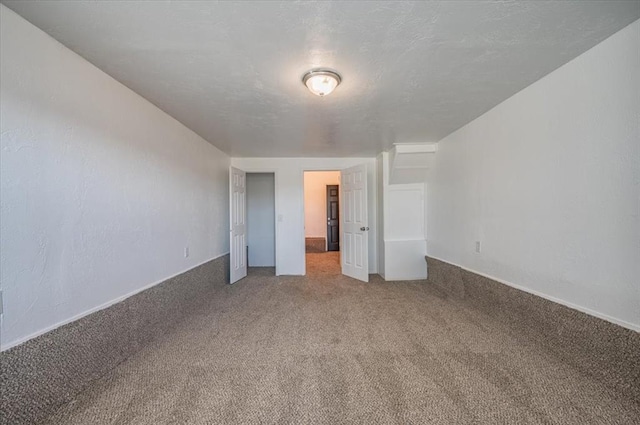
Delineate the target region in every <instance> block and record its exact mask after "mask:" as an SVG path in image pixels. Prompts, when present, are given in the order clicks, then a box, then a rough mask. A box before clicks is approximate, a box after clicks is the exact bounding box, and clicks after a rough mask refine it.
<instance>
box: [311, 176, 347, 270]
mask: <svg viewBox="0 0 640 425" xmlns="http://www.w3.org/2000/svg"><path fill="white" fill-rule="evenodd" d="M304 236H305V261H306V271H307V275H339V274H341V273H342V270H341V266H340V246H341V241H340V171H305V172H304Z"/></svg>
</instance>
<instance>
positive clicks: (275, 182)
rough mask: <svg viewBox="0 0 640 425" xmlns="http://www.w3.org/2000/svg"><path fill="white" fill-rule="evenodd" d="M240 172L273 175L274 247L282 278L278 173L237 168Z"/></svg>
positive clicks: (259, 169) (272, 170) (260, 169)
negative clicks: (279, 255) (279, 256)
mask: <svg viewBox="0 0 640 425" xmlns="http://www.w3.org/2000/svg"><path fill="white" fill-rule="evenodd" d="M235 168H237V169H239V170H242V171H244V172H245V173H246V174H255V173H267V174H273V184H274V186H275V187H274V192H273V196H274V198H275V199H274V200H273V204H274V205H273V206H274V209H275V214H274V223H273V225H274V226H275V238H276V240H275V247H274V250H275V251H274V254H275V256H276V276H280V273H279V271H278V270H279V268H280V266H279V264H280V262H279V261H278V240H279V239H280V237H279V226H278V215H279V211H280V209H279V208H278V171H277V170H276V169H274V168H262V167H258V168H252V167H249V168H247V167H242V168H241V167H235Z"/></svg>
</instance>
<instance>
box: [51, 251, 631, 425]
mask: <svg viewBox="0 0 640 425" xmlns="http://www.w3.org/2000/svg"><path fill="white" fill-rule="evenodd" d="M336 255H339V253H325V254H308V255H307V270H308V276H306V277H286V276H284V277H275V276H274V275H273V269H252V270H251V271H250V273H249V276H248V277H247V278H246V279H244V280H242V281H240V282H238V283H236V284H235V285H220V286H218V287H214V288H212V289H211V293H210V294H209V296H210V299H209V302H208V303H207V304H206V305H204V306H203V307H200V308H196V309H194V311H193V312H192V315H191V317H190V318H189V319H187V320H185V321H184V322H183V323H181V324H180V325H179V326H178V328H177V329H176V330H175V331H173V332H171V333H170V334H167V335H165V336H164V337H163V338H161V339H160V340H157V341H156V342H155V343H153V344H152V345H149V346H147V347H145V348H144V349H143V350H142V351H140V352H138V353H137V354H136V355H135V356H133V357H131V358H129V359H128V360H127V361H125V362H123V363H121V364H120V365H119V366H118V367H117V368H116V369H114V370H113V371H112V372H110V373H109V374H107V375H106V376H104V377H103V378H101V379H100V380H98V381H96V382H94V383H93V384H92V385H91V386H90V387H88V388H87V389H86V390H85V391H84V392H82V393H81V394H79V395H78V396H77V397H76V399H75V400H73V401H72V402H71V403H69V404H67V405H65V406H63V407H62V408H61V409H60V410H59V411H58V412H57V413H56V414H55V415H54V416H52V417H51V418H50V419H49V421H48V422H47V423H55V424H82V425H84V424H218V423H220V424H223V423H224V424H234V423H239V424H506V423H509V424H511V423H513V424H633V423H636V424H637V423H638V419H639V418H640V405H639V404H638V403H634V402H633V401H629V400H628V399H626V401H625V399H623V398H621V397H619V395H618V394H615V393H612V392H611V391H610V390H608V389H607V388H605V387H603V386H602V385H601V384H599V383H598V382H594V381H593V380H591V378H589V377H587V376H584V375H583V374H581V373H579V372H578V371H576V370H575V369H573V368H572V367H571V366H569V365H568V363H567V362H566V361H563V359H561V358H556V357H554V356H553V355H551V354H550V353H548V352H546V351H545V350H543V349H542V348H540V347H538V346H536V345H535V344H532V343H530V342H528V341H526V340H524V341H523V340H522V338H519V337H518V331H517V329H513V328H507V327H505V325H500V324H498V323H497V322H494V321H493V320H492V318H491V317H490V316H488V315H485V314H482V313H480V312H478V311H475V310H473V309H470V308H465V307H463V306H462V305H459V304H456V303H455V302H452V301H450V300H448V299H446V298H445V297H444V296H443V295H442V294H441V293H440V292H438V290H437V289H435V288H434V287H433V286H431V285H429V284H427V283H425V282H403V283H397V282H396V283H392V282H384V281H382V280H381V279H380V278H378V277H376V276H372V278H371V282H370V283H368V284H365V283H360V282H358V281H355V280H352V279H349V278H346V277H343V276H340V275H339V269H340V268H339V263H338V262H337V257H336Z"/></svg>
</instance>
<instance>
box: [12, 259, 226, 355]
mask: <svg viewBox="0 0 640 425" xmlns="http://www.w3.org/2000/svg"><path fill="white" fill-rule="evenodd" d="M228 254H229V253H228V252H226V253H224V254H220V255H218V256H216V257H213V258H210V259H208V260H205V261H203V262H201V263H198V264H196V265H195V266H193V267H189V268H188V269H185V270H182V271H180V272H178V273H175V274H173V275H171V276H169V277H165V278H163V279H160V280H157V281H155V282H153V283H150V284H148V285H145V286H143V287H141V288H138V289H136V290H134V291H131V292H129V293H127V294H124V295H121V296H119V297H117V298H114V299H112V300H110V301H107V302H105V303H103V304H100V305H98V306H96V307H93V308H91V309H89V310H86V311H83V312H82V313H79V314H76V315H75V316H72V317H70V318H68V319H65V320H62V321H60V322H58V323H55V324H53V325H51V326H47V327H46V328H44V329H41V330H39V331H36V332H34V333H32V334H30V335H27V336H25V337H22V338H19V339H17V340H15V341H11V342H9V343H8V344H5V345H3V346H2V348H1V349H0V351H6V350H8V349H10V348H13V347H16V346H18V345H20V344H23V343H25V342H27V341H29V340H30V339H33V338H35V337H38V336H40V335H44V334H46V333H47V332H51V331H52V330H54V329H57V328H59V327H60V326H64V325H66V324H68V323H71V322H75V321H76V320H79V319H82V318H83V317H85V316H88V315H90V314H91V313H95V312H96V311H100V310H104V309H105V308H107V307H111V306H112V305H114V304H117V303H119V302H121V301H124V300H126V299H127V298H129V297H132V296H134V295H136V294H137V293H139V292H142V291H145V290H147V289H149V288H152V287H154V286H156V285H159V284H161V283H162V282H164V281H166V280H169V279H172V278H174V277H176V276H179V275H181V274H183V273H186V272H188V271H189V270H193V269H195V268H196V267H200V266H201V265H203V264H206V263H208V262H210V261H213V260H216V259H218V258H220V257H224V256H225V255H228Z"/></svg>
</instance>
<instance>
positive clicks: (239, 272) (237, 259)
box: [229, 167, 247, 283]
mask: <svg viewBox="0 0 640 425" xmlns="http://www.w3.org/2000/svg"><path fill="white" fill-rule="evenodd" d="M246 185H247V175H246V173H245V172H244V171H242V170H238V169H237V168H233V167H230V168H229V203H230V205H229V217H230V226H229V228H230V229H231V232H230V233H231V234H230V237H229V245H230V246H229V253H230V255H229V256H230V263H231V264H230V265H231V271H230V276H229V283H234V282H237V281H239V280H240V279H242V278H243V277H245V276H246V275H247V226H246V222H247V211H246V208H245V203H246V196H247V195H246Z"/></svg>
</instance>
